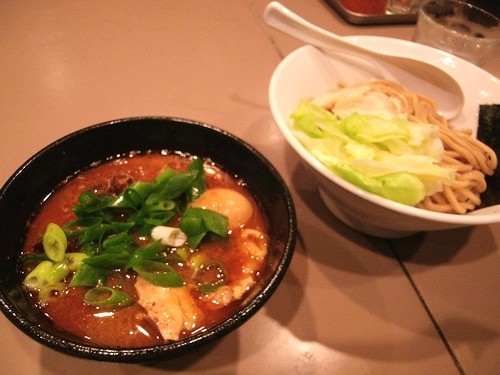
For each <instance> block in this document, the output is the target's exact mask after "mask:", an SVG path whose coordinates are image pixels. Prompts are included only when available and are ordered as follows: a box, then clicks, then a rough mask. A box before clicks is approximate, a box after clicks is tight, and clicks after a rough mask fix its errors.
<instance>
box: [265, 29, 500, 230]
mask: <svg viewBox="0 0 500 375" xmlns="http://www.w3.org/2000/svg"><path fill="white" fill-rule="evenodd" d="M370 38H377V37H370ZM379 38H380V39H381V40H384V39H394V38H387V37H379ZM405 42H406V43H410V44H412V42H407V41H405ZM413 44H415V43H413ZM419 47H424V48H425V47H427V46H422V45H419ZM427 48H429V49H433V48H431V47H427ZM311 49H314V50H316V51H319V52H320V53H321V54H322V55H323V56H324V57H325V58H328V59H332V58H333V57H332V56H329V55H328V54H326V53H323V52H322V51H321V50H320V49H318V48H316V47H314V46H311V45H304V46H301V47H299V48H297V49H295V50H294V51H292V52H290V53H289V54H288V55H287V56H285V58H284V59H283V60H282V61H281V62H280V63H279V64H278V66H277V67H276V68H275V70H274V71H273V73H272V75H271V80H270V83H269V87H268V97H269V105H270V108H271V112H272V114H273V117H274V120H275V122H276V124H277V125H278V128H279V130H280V132H281V134H282V135H283V136H284V138H285V139H286V141H287V143H288V144H289V145H290V146H291V147H292V148H293V149H294V150H295V152H297V154H298V155H299V156H300V157H301V158H302V160H304V161H305V162H306V163H307V165H309V166H310V167H311V168H313V169H314V170H315V171H316V172H317V173H319V174H320V175H322V176H323V177H325V178H326V179H327V180H329V181H331V182H333V183H334V184H336V185H338V186H340V187H341V188H343V189H345V190H346V191H348V192H350V193H351V194H353V195H355V196H357V197H359V198H360V199H362V200H366V201H369V202H371V203H373V204H376V205H379V206H381V207H383V208H385V209H387V210H390V211H392V212H395V213H400V214H403V215H408V216H412V217H416V218H419V219H422V220H428V221H435V222H439V223H447V224H454V225H464V226H465V225H481V224H491V223H497V222H500V212H497V213H487V214H483V215H474V214H473V213H472V214H470V213H469V214H464V215H459V214H451V213H441V212H434V211H429V210H425V209H420V208H417V207H412V206H407V205H404V204H402V203H398V202H395V201H391V200H389V199H386V198H383V197H380V196H378V195H375V194H373V193H370V192H368V191H365V190H363V189H361V188H359V187H357V186H355V185H353V184H351V183H349V182H347V181H345V180H344V179H342V178H340V177H339V176H337V175H335V174H334V173H333V172H332V171H330V170H329V169H328V168H327V167H326V166H325V165H323V164H322V163H321V162H320V161H319V160H318V159H316V158H315V157H314V156H313V155H312V154H311V153H310V152H309V151H308V150H307V149H306V148H305V147H304V146H303V145H302V144H301V143H300V142H299V141H298V139H297V138H296V137H295V136H294V135H293V134H292V132H291V128H290V122H291V120H290V119H289V117H288V116H287V115H284V114H283V113H281V111H280V108H279V105H278V102H277V98H278V94H279V84H280V80H281V79H282V76H283V71H284V70H285V69H286V68H287V66H288V65H289V64H291V63H293V61H294V60H295V59H297V58H300V57H301V56H306V55H307V53H308V51H309V50H311ZM298 104H299V103H297V105H298ZM499 173H500V171H499ZM472 212H474V211H472Z"/></svg>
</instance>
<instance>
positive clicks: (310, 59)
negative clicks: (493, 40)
mask: <svg viewBox="0 0 500 375" xmlns="http://www.w3.org/2000/svg"><path fill="white" fill-rule="evenodd" d="M350 38H351V39H352V40H354V41H356V42H357V43H359V44H362V45H363V44H365V45H370V46H372V47H375V48H378V49H379V50H381V51H386V52H389V51H391V50H398V51H399V52H401V53H402V54H407V55H408V56H413V57H415V58H420V59H422V60H424V59H425V60H426V61H430V62H433V63H434V64H436V65H439V66H441V67H443V69H447V70H448V71H450V72H451V73H452V74H453V75H454V76H455V77H456V78H457V80H458V81H459V83H460V84H461V85H463V87H464V88H465V90H464V91H465V93H466V94H465V95H466V98H465V106H464V110H463V112H462V114H461V115H460V116H459V117H458V118H457V119H455V120H454V121H453V123H454V124H455V125H457V126H458V127H468V128H471V129H473V130H474V132H475V131H476V130H477V119H478V112H479V104H491V103H500V81H499V80H498V79H497V78H495V77H494V76H492V75H490V74H489V73H487V72H485V71H484V70H482V69H480V68H478V67H476V66H475V65H472V64H470V63H468V62H466V61H465V60H462V59H459V58H457V57H454V56H452V55H449V54H447V53H444V52H441V51H439V50H436V49H433V48H430V47H427V46H423V45H419V44H416V43H412V42H406V41H402V40H398V39H390V38H382V37H369V36H358V37H350ZM369 78H373V77H370V75H369V73H368V72H366V71H362V70H359V69H357V68H355V67H354V65H352V64H349V63H348V62H347V61H346V60H345V59H343V58H340V57H339V56H335V57H334V56H330V55H327V54H325V53H323V52H322V51H321V50H319V49H317V48H315V47H312V46H304V47H301V48H299V49H297V50H295V51H294V52H292V53H291V54H290V55H288V56H287V57H286V58H285V59H284V60H283V61H282V62H281V63H280V64H279V65H278V67H277V68H276V70H275V71H274V73H273V75H272V78H271V81H270V86H269V102H270V107H271V111H272V113H273V116H274V119H275V121H276V123H277V125H278V127H279V129H280V131H281V133H282V134H283V136H284V137H285V139H286V140H287V142H288V143H289V144H290V146H291V147H292V148H293V149H294V150H295V151H296V152H297V154H298V155H299V156H300V157H301V159H302V161H303V162H304V164H305V165H306V167H307V168H308V169H310V170H311V171H312V172H313V173H314V175H315V176H316V178H317V183H318V190H319V194H320V196H321V198H322V200H323V202H324V203H325V205H326V207H327V208H328V209H329V210H330V211H331V212H332V213H333V214H334V215H335V216H336V217H337V218H339V219H340V220H341V221H343V222H344V223H345V224H347V225H348V226H350V227H352V228H354V229H356V230H358V231H361V232H363V233H366V234H369V235H373V236H377V237H385V238H397V237H404V236H407V235H410V234H413V233H416V232H420V231H432V230H442V229H451V228H457V227H465V226H472V225H481V224H490V223H496V222H500V206H495V207H491V208H489V209H484V210H478V211H475V212H474V213H471V214H466V215H457V214H445V213H437V212H431V211H427V210H423V209H419V208H415V207H409V206H406V205H403V204H400V203H396V202H393V201H390V200H387V199H385V198H381V197H379V196H377V195H374V194H371V193H368V192H366V191H364V190H362V189H360V188H358V187H356V186H354V185H352V184H350V183H348V182H346V181H344V180H343V179H341V178H339V177H338V176H336V175H335V174H333V173H332V172H331V171H330V170H329V169H327V168H326V167H325V166H324V165H323V164H322V163H321V162H319V161H318V160H317V159H316V158H315V157H313V156H312V155H311V154H310V153H309V152H308V151H307V150H306V149H305V148H304V147H303V146H302V145H301V144H300V143H299V142H298V140H297V139H296V138H295V136H294V135H293V134H292V133H291V131H290V125H291V119H290V114H291V113H292V112H293V111H294V110H295V108H297V106H298V104H299V102H300V100H301V99H303V98H308V97H313V96H316V95H319V94H322V93H324V92H325V91H327V90H328V89H331V88H334V87H336V85H337V83H338V82H341V81H342V82H345V83H348V84H350V83H356V82H359V81H361V80H365V79H369ZM434 99H436V100H437V101H438V102H439V98H434ZM474 134H475V133H474Z"/></svg>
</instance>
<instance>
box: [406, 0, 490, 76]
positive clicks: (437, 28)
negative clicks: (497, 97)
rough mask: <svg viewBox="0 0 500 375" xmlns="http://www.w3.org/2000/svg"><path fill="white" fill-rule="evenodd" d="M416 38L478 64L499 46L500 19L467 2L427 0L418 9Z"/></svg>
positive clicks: (484, 60) (416, 40) (418, 40)
mask: <svg viewBox="0 0 500 375" xmlns="http://www.w3.org/2000/svg"><path fill="white" fill-rule="evenodd" d="M413 40H414V41H415V42H417V43H422V44H426V45H428V46H431V47H435V48H438V49H441V50H443V51H446V52H449V53H451V54H453V55H456V56H458V57H461V58H463V59H465V60H468V61H470V62H472V63H473V64H476V65H478V66H482V65H484V63H485V62H486V60H487V58H488V56H490V54H492V53H495V50H497V49H499V46H500V20H499V19H498V18H497V17H495V16H494V15H492V14H491V13H488V12H486V11H485V10H483V9H480V8H478V7H476V6H473V5H471V4H468V3H464V2H461V1H453V0H427V1H424V2H423V4H422V5H421V7H420V9H419V11H418V19H417V27H416V29H415V34H414V36H413Z"/></svg>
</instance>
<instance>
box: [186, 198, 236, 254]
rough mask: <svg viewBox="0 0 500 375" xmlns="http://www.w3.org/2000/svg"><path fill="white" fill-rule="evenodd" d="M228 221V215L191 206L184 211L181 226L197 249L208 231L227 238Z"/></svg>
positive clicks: (190, 242)
mask: <svg viewBox="0 0 500 375" xmlns="http://www.w3.org/2000/svg"><path fill="white" fill-rule="evenodd" d="M227 223H228V221H227V217H226V216H224V215H221V214H219V213H217V212H215V211H212V210H208V209H204V208H198V207H190V208H188V209H187V210H186V211H185V212H184V216H183V217H182V219H181V221H180V223H179V228H181V230H182V231H183V232H184V233H186V235H187V236H188V242H189V245H190V246H191V247H192V248H193V249H196V248H197V247H198V245H199V244H200V242H201V241H202V240H203V238H204V237H205V235H207V234H208V233H213V234H216V235H217V236H219V237H222V238H225V237H226V236H227V230H228V229H227V228H228V226H227Z"/></svg>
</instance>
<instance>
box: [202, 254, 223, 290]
mask: <svg viewBox="0 0 500 375" xmlns="http://www.w3.org/2000/svg"><path fill="white" fill-rule="evenodd" d="M195 279H196V283H197V286H198V290H199V291H200V292H202V293H210V292H213V291H215V290H217V289H219V288H220V287H221V286H223V285H225V284H226V282H227V280H226V279H227V276H226V271H225V270H224V268H223V267H222V265H221V264H220V263H218V262H215V261H212V262H210V263H207V264H204V265H202V266H201V267H200V268H199V269H198V270H197V271H196V274H195Z"/></svg>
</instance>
